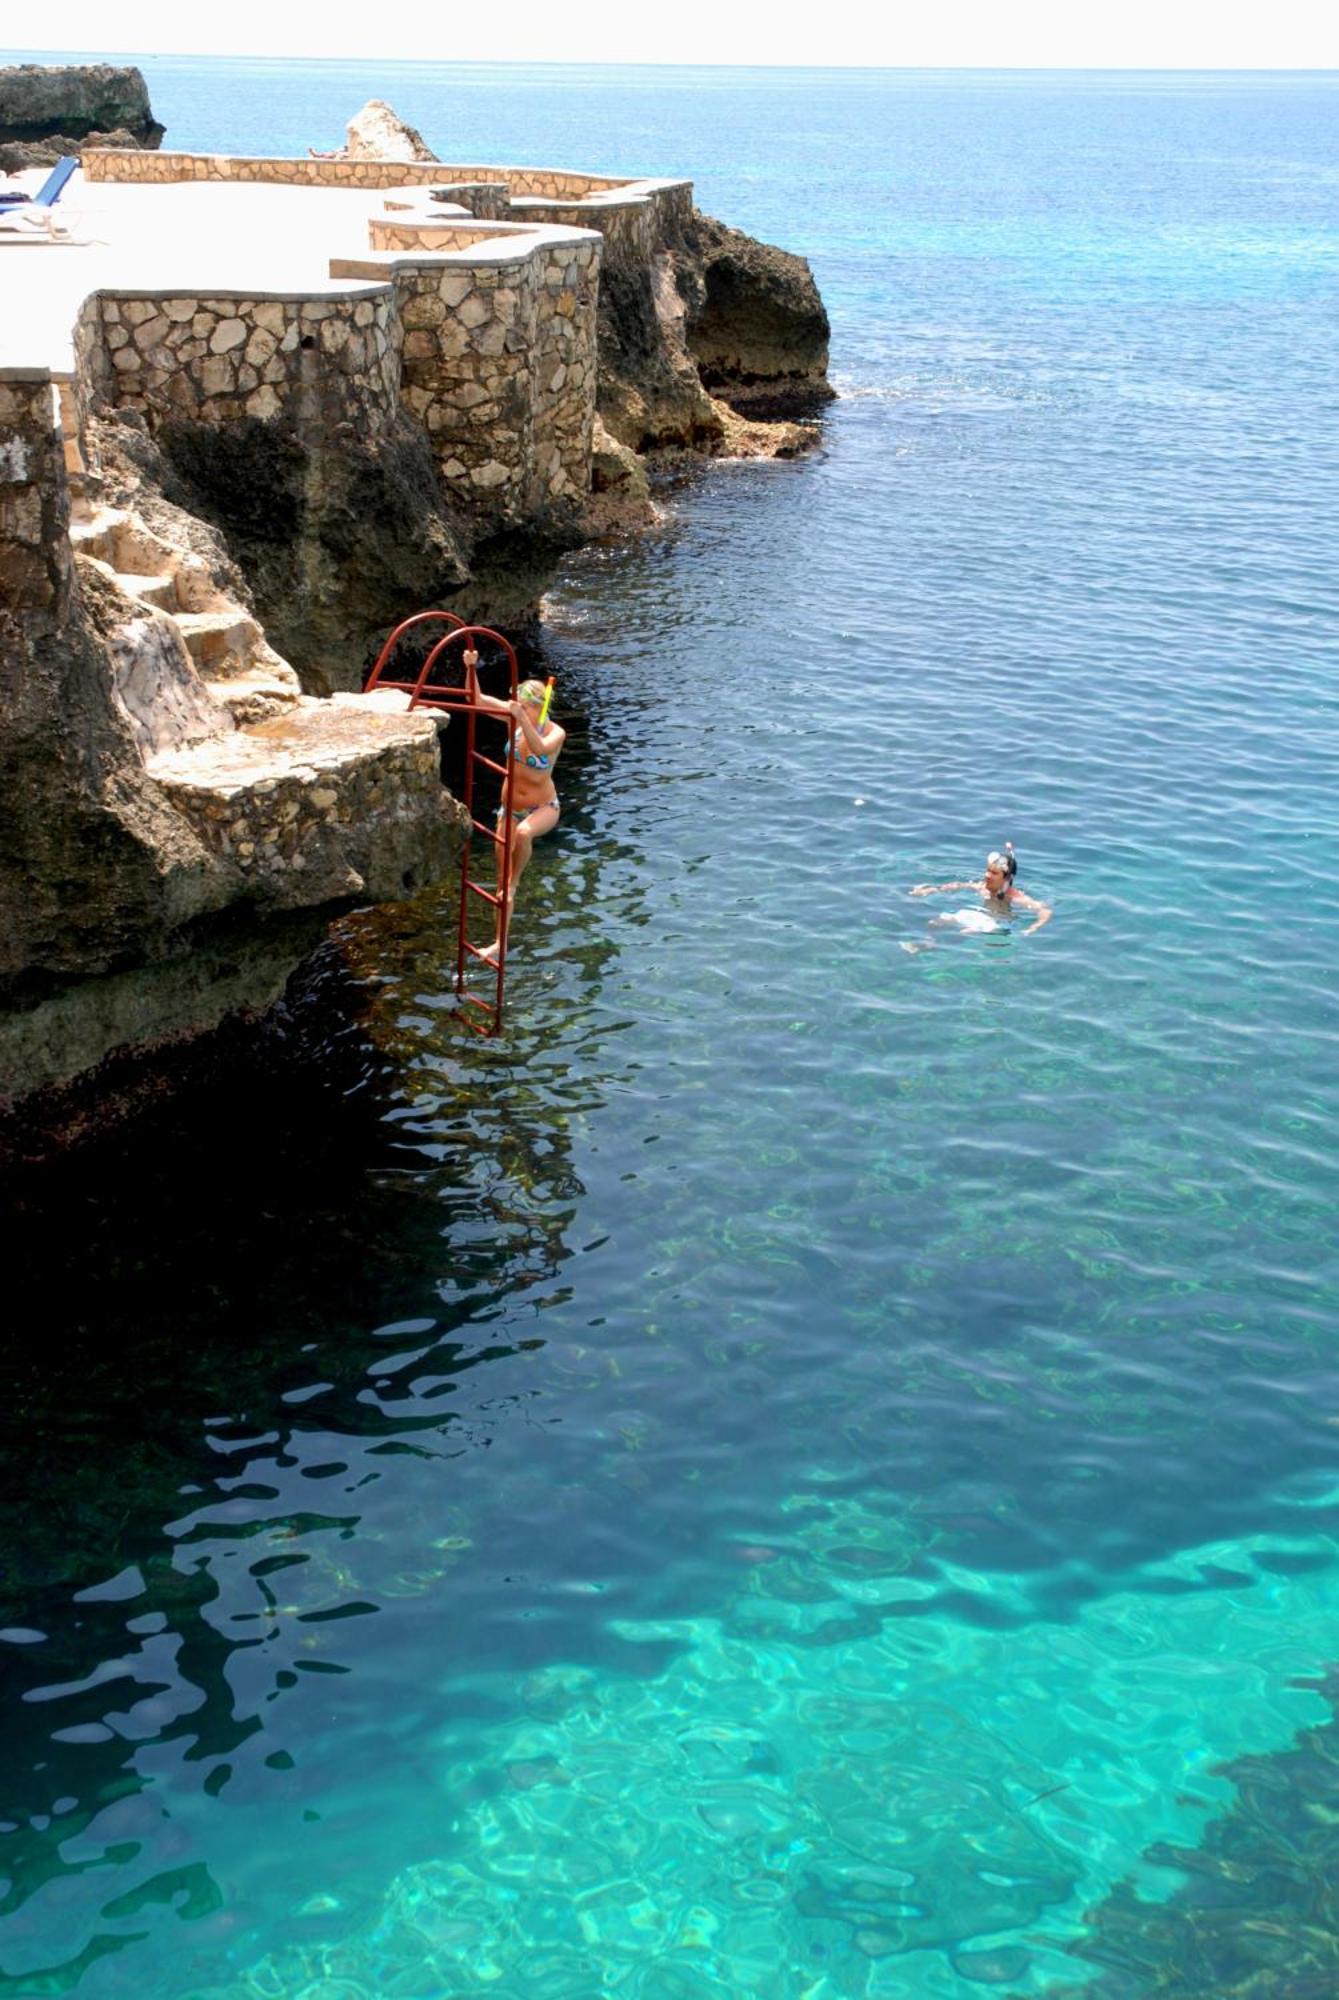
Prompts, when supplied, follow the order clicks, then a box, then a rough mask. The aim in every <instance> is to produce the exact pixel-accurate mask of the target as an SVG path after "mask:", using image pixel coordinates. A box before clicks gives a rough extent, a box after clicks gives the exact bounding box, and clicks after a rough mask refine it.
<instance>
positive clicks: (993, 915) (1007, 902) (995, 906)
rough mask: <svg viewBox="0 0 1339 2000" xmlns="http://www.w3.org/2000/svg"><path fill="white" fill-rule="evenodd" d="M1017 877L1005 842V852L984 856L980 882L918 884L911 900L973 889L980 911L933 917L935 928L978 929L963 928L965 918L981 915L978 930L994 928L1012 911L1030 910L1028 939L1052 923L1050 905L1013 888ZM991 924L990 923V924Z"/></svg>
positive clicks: (1013, 858)
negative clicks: (948, 926) (946, 926)
mask: <svg viewBox="0 0 1339 2000" xmlns="http://www.w3.org/2000/svg"><path fill="white" fill-rule="evenodd" d="M1017 873H1018V857H1017V856H1016V855H1015V853H1014V849H1013V842H1012V841H1009V840H1006V842H1005V843H1004V852H1003V854H1000V853H999V852H998V851H997V852H996V853H993V854H988V855H987V856H986V872H985V874H984V875H983V877H982V878H981V880H980V881H979V882H918V883H917V884H916V886H915V888H914V889H913V890H912V892H911V893H912V895H913V896H940V895H944V894H946V893H948V892H949V891H951V890H954V889H975V890H976V892H977V894H978V895H979V896H980V898H981V901H982V906H983V907H982V909H981V911H980V912H977V911H963V910H958V911H955V912H954V914H953V915H952V916H950V917H936V918H935V922H936V923H937V924H955V923H956V924H958V925H959V927H960V928H961V929H972V930H975V929H976V928H978V926H977V925H976V924H971V925H968V924H964V923H963V921H962V919H963V918H964V917H966V916H969V915H970V916H977V915H980V916H981V917H982V918H983V919H984V920H986V921H983V922H982V924H981V926H980V928H982V929H986V928H993V925H994V924H998V923H1002V922H1004V923H1007V922H1008V920H1009V918H1010V917H1011V916H1012V915H1013V913H1014V911H1015V910H1031V911H1032V912H1033V913H1034V915H1035V917H1036V922H1035V923H1031V924H1029V925H1028V927H1027V929H1026V930H1025V931H1024V932H1023V936H1024V937H1031V935H1032V933H1033V931H1039V930H1040V929H1041V927H1042V925H1043V924H1049V923H1050V921H1051V915H1052V912H1051V909H1050V906H1049V904H1046V903H1039V902H1037V901H1036V899H1035V897H1032V896H1025V895H1024V894H1023V891H1022V890H1021V889H1016V888H1015V887H1014V876H1015V875H1016V874H1017ZM991 920H993V922H992V921H991Z"/></svg>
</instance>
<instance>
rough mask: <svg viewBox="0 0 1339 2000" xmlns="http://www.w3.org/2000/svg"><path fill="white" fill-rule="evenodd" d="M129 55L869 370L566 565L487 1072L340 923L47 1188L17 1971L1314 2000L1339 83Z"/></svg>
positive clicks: (11, 1918) (96, 1986)
mask: <svg viewBox="0 0 1339 2000" xmlns="http://www.w3.org/2000/svg"><path fill="white" fill-rule="evenodd" d="M146 68H147V70H148V74H149V79H150V85H151V90H152V95H153V100H154V104H155V107H156V109H157V110H158V112H159V115H160V116H161V117H163V118H164V119H165V122H166V123H167V125H168V127H169V143H176V144H179V145H183V146H192V145H194V146H201V147H208V146H221V145H228V146H230V147H233V148H248V147H249V148H253V149H255V150H265V149H270V148H274V149H291V148H302V147H305V146H306V145H307V144H313V145H318V146H320V145H330V144H333V143H336V142H337V140H338V136H339V131H340V127H341V125H342V122H343V120H344V118H345V117H347V115H348V114H349V112H351V111H352V110H353V109H354V108H355V107H356V105H357V104H358V103H360V102H361V101H362V100H363V99H364V98H366V97H368V96H371V95H374V94H375V95H381V96H384V97H387V98H389V99H390V100H391V101H392V102H393V103H394V104H395V105H396V107H397V108H398V109H399V110H400V111H401V112H402V114H403V115H405V116H407V117H409V118H410V119H412V120H413V121H414V122H415V123H416V124H418V125H419V126H420V127H421V128H422V129H423V130H424V131H425V133H426V134H427V136H428V137H429V138H430V140H431V141H432V142H433V143H434V144H435V146H436V148H437V150H438V151H439V152H440V153H442V154H443V155H444V156H446V155H449V154H451V153H456V154H458V155H460V156H462V157H465V156H467V157H469V158H470V159H471V160H474V159H479V158H490V157H491V158H494V159H497V160H511V161H523V160H532V161H548V162H551V163H557V164H576V165H583V166H593V167H608V168H612V169H628V170H641V171H647V172H662V171H663V172H674V171H683V172H687V173H690V174H692V175H693V176H694V177H695V179H696V181H697V184H698V189H699V199H700V200H701V202H702V204H703V206H705V207H707V208H709V209H712V210H714V211H715V212H717V213H719V214H721V215H723V216H725V217H726V218H727V219H729V220H730V221H733V222H735V223H737V224H739V225H740V226H742V227H745V228H748V229H751V230H753V231H754V232H756V233H758V234H761V235H764V236H767V237H770V238H771V239H772V240H775V241H780V242H783V243H786V244H787V245H789V246H791V247H794V248H796V249H800V250H803V251H805V252H806V253H807V254H809V255H810V257H811V259H812V261H813V264H814V268H815V271H816V274H817V276H818V278H819V281H820V284H821V285H822V288H823V291H824V294H825V297H826V298H827V300H828V303H829V306H830V309H831V311H832V314H833V321H834V372H835V377H836V380H837V382H838V384H839V386H840V388H841V390H842V400H841V401H840V402H839V403H838V404H837V405H835V406H834V408H833V410H832V412H831V414H830V415H829V417H828V418H827V420H826V424H825V441H824V446H823V449H822V451H821V452H820V453H819V454H818V455H817V456H816V457H814V458H812V459H810V460H809V461H807V462H803V463H800V464H795V465H775V464H742V465H720V466H715V467H711V468H709V469H707V470H705V471H704V472H703V473H702V475H701V476H700V477H697V478H694V479H692V480H689V481H688V482H686V483H684V484H683V485H681V486H680V487H678V488H677V489H675V491H674V492H673V493H672V494H670V495H669V496H668V498H669V508H670V511H669V516H668V519H667V523H666V526H665V528H664V531H663V532H662V533H660V534H657V535H655V536H653V537H651V538H650V539H648V540H647V541H645V542H643V543H641V544H639V545H637V546H635V547H631V548H601V549H593V550H589V551H586V552H584V553H583V554H580V555H578V556H577V557H575V558H574V559H573V560H572V561H571V562H570V563H569V565H568V566H567V568H566V569H565V571H564V573H563V575H562V577H561V578H560V580H559V582H558V584H557V586H556V588H555V589H554V591H553V593H552V596H551V599H550V601H549V605H548V623H547V632H546V640H545V653H546V659H545V662H544V663H543V664H544V667H545V670H546V671H552V672H554V673H555V674H556V675H557V677H558V688H559V712H560V714H561V715H562V717H563V719H564V720H565V721H566V722H567V723H568V724H569V726H570V728H571V732H572V733H571V742H570V747H569V750H568V752H567V753H566V756H565V760H564V765H563V769H562V778H563V795H564V815H563V824H562V829H561V831H560V833H559V834H558V835H557V836H556V837H555V838H554V839H553V840H552V841H550V842H548V843H546V844H545V846H544V848H543V849H542V850H541V851H540V853H539V855H538V857H537V859H536V862H535V865H534V867H533V868H532V870H531V872H530V874H529V876H528V877H527V879H526V882H525V884H524V886H523V891H522V899H521V908H520V912H519V917H518V928H517V934H516V952H515V958H514V961H513V972H512V976H511V979H510V982H509V1000H510V1022H509V1030H508V1033H507V1035H506V1037H505V1039H504V1040H503V1041H502V1042H501V1043H499V1044H497V1045H485V1044H482V1043H480V1042H478V1041H477V1040H476V1039H475V1038H473V1037H470V1036H467V1035H466V1034H465V1033H463V1031H462V1030H461V1027H460V1025H459V1023H458V1019H457V1016H456V1014H455V1011H454V1008H453V1005H452V1002H451V999H450V996H449V964H448V961H449V957H450V949H449V944H448V942H447V941H446V932H447V927H448V918H449V899H445V898H430V899H428V901H427V902H426V903H424V904H420V905H418V906H416V907H412V908H408V909H402V910H397V911H391V912H383V913H379V914H375V915H372V916H368V917H365V918H362V919H357V920H355V921H353V922H352V923H350V924H349V925H348V926H347V927H346V928H345V931H344V933H343V935H342V939H341V943H340V952H341V954H342V959H343V962H344V964H345V966H346V967H347V969H348V972H349V975H350V977H351V979H352V982H353V991H352V997H351V999H350V1001H349V1003H348V1014H347V1017H340V1018H341V1019H344V1020H345V1025H343V1026H340V1025H339V1021H338V1020H336V1019H334V1018H328V1016H320V1017H317V1018H319V1020H320V1021H321V1023H322V1024H323V1025H322V1027H321V1032H322V1033H325V1034H326V1035H327V1036H328V1041H327V1044H326V1046H325V1047H324V1049H323V1051H322V1056H321V1062H320V1064H319V1066H318V1067H317V1069H316V1070H315V1071H314V1072H310V1071H309V1072H304V1073H303V1074H301V1075H298V1074H295V1073H292V1072H288V1071H285V1070H284V1069H283V1068H282V1067H281V1068H279V1069H277V1070H276V1069H274V1068H271V1067H267V1066H266V1064H265V1063H264V1062H263V1061H262V1060H261V1059H260V1058H257V1059H256V1060H255V1061H254V1062H243V1061H241V1059H240V1058H239V1066H238V1070H237V1074H236V1075H235V1076H234V1077H231V1078H230V1079H229V1080H228V1082H227V1084H226V1085H220V1086H219V1087H218V1088H217V1089H215V1090H212V1091H204V1090H203V1089H202V1091H201V1094H200V1095H199V1096H198V1097H197V1098H195V1099H192V1100H190V1101H188V1102H187V1103H185V1104H182V1105H178V1106H176V1107H172V1108H170V1109H167V1110H164V1111H163V1112H162V1113H160V1114H157V1115H156V1116H155V1117H154V1118H152V1119H150V1120H149V1121H148V1122H147V1123H146V1124H145V1125H144V1126H143V1127H142V1128H141V1129H140V1130H139V1131H138V1132H137V1133H132V1134H126V1135H122V1136H121V1137H120V1138H118V1139H117V1140H115V1141H113V1142H110V1143H109V1144H108V1145H107V1146H106V1147H104V1148H103V1150H102V1151H101V1152H100V1153H96V1154H94V1155H93V1156H92V1159H91V1162H90V1163H89V1165H88V1166H87V1167H86V1168H84V1169H81V1170H80V1171H79V1172H77V1173H75V1174H72V1175H67V1176H65V1177H64V1178H62V1179H61V1180H59V1182H52V1183H51V1185H50V1186H44V1185H42V1184H38V1183H34V1184H33V1185H32V1186H30V1187H29V1188H28V1189H26V1190H25V1201H26V1203H27V1206H26V1208H25V1209H24V1210H23V1212H22V1213H21V1215H20V1220H19V1229H20V1235H19V1243H18V1250H20V1251H22V1252H24V1253H26V1254H27V1255H28V1256H29V1257H30V1258H35V1259H36V1262H37V1267H38V1268H39V1270H40V1272H41V1274H42V1282H41V1285H40V1288H39V1292H38V1302H37V1303H35V1304H33V1305H30V1306H28V1307H27V1308H25V1310H24V1311H23V1312H22V1314H19V1315H17V1317H16V1320H15V1323H12V1324H11V1326H10V1328H9V1331H8V1332H7V1334H6V1335H5V1341H4V1348H3V1353H4V1357H5V1394H4V1398H3V1404H4V1409H5V1416H6V1431H7V1437H6V1444H7V1463H8V1466H9V1468H10V1474H11V1476H10V1477H9V1479H8V1480H7V1482H6V1489H5V1491H6V1504H5V1514H4V1533H3V1540H2V1541H0V1549H2V1550H3V1557H2V1558H0V1561H2V1562H3V1568H2V1569H0V1626H3V1628H4V1630H3V1631H2V1632H0V1674H2V1675H3V1678H2V1679H0V1701H2V1702H3V1705H4V1727H3V1730H0V1821H2V1822H3V1828H4V1830H3V1833H2V1834H0V1880H2V1881H3V1884H4V1885H5V1887H4V1900H3V1901H0V1994H14V1995H30V1994H31V1995H37V1994H48V1993H52V1994H54V1993H63V1992H70V1991H77V1992H78V1993H79V1994H81V1995H88V1996H90V2000H108V1997H109V1996H129V1995H134V1996H136V1997H137V2000H140V1996H152V2000H186V1996H197V1997H198V2000H204V1996H208V2000H298V1997H299V1996H301V2000H360V1996H367V1997H368V2000H373V1996H378V2000H379V1996H381V1995H404V1996H421V1997H422V2000H428V1996H434V2000H435V1996H448V1995H449V1996H457V1995H459V1996H464V1995H471V1996H473V1995H476V1994H483V1993H489V1994H493V1995H497V1996H504V1995H505V1996H515V2000H519V1996H522V1995H525V1996H527V2000H549V1996H572V2000H576V1996H580V1997H581V2000H593V1996H597V1995H598V1996H604V1995H608V1996H615V1995H617V1996H624V1995H634V1996H638V2000H643V1996H644V2000H671V1996H683V2000H690V1997H691V2000H698V1996H721V2000H725V1997H726V1996H734V1995H758V1996H767V2000H792V1996H793V2000H846V1996H869V2000H885V1996H886V1997H887V2000H892V1996H896V2000H921V1996H925V2000H939V1997H940V1996H944V2000H967V1996H969V1995H971V1994H973V1993H978V1992H981V1991H983V1990H986V1989H989V1988H994V1989H995V1990H998V1991H1007V1992H1009V1993H1012V1994H1017V1995H1023V1994H1043V1993H1052V1994H1065V1995H1075V1994H1078V1993H1083V1994H1086V1995H1091V1996H1094V2000H1140V1996H1143V1995H1145V1994H1148V1993H1153V1992H1167V1993H1171V1994H1177V1995H1190V1994H1203V1995H1210V1994H1212V1995H1215V1996H1216V1995H1219V1994H1225V1993H1231V1992H1235V1991H1237V1990H1239V1989H1240V1990H1242V1991H1245V1990H1247V1986H1248V1984H1249V1991H1250V1992H1251V1994H1252V1995H1253V1996H1255V2000H1258V1996H1260V1995H1273V1994H1279V1995H1283V1994H1300V1993H1302V1992H1317V1993H1319V1992H1322V1991H1326V1990H1331V1989H1332V1987H1333V1985H1334V1983H1335V1977H1336V1967H1337V1966H1339V1914H1336V1912H1335V1911H1334V1910H1333V1908H1332V1906H1331V1900H1330V1899H1331V1897H1332V1894H1333V1891H1332V1888H1331V1887H1329V1886H1328V1885H1330V1884H1332V1883H1333V1881H1334V1880H1335V1879H1336V1870H1335V1862H1336V1847H1337V1846H1339V1841H1336V1838H1335V1832H1334V1828H1335V1824H1336V1817H1337V1815H1336V1807H1337V1806H1339V1795H1337V1788H1336V1786H1335V1783H1334V1780H1333V1777H1332V1776H1330V1775H1327V1774H1332V1773H1333V1770H1334V1766H1335V1753H1334V1747H1333V1745H1334V1735H1335V1732H1334V1728H1333V1724H1332V1722H1331V1719H1330V1718H1331V1708H1330V1700H1329V1695H1330V1694H1332V1692H1333V1686H1332V1684H1326V1682H1325V1677H1326V1674H1327V1672H1328V1671H1329V1670H1330V1669H1331V1668H1332V1667H1333V1665H1334V1663H1335V1661H1336V1658H1337V1657H1339V1568H1337V1567H1336V1564H1335V1541H1334V1530H1335V1523H1336V1502H1337V1501H1339V1431H1336V1421H1337V1420H1339V1380H1337V1378H1336V1368H1335V1362H1336V1336H1337V1335H1339V1309H1337V1307H1336V1278H1337V1277H1339V1258H1337V1257H1336V1234H1335V1229H1334V1225H1333V1220H1332V1210H1333V1204H1334V1195H1335V1185H1336V1175H1335V1170H1336V1165H1337V1164H1339V1160H1337V1155H1339V1068H1337V1065H1336V1057H1337V1056H1339V1022H1337V1021H1336V1010H1335V971H1336V957H1337V954H1336V949H1335V928H1334V909H1333V905H1334V894H1333V888H1332V882H1331V876H1332V871H1333V859H1332V852H1331V842H1330V840H1329V832H1330V819H1331V815H1332V811H1333V801H1334V799H1335V796H1336V781H1337V780H1339V747H1337V746H1339V738H1337V737H1336V724H1337V722H1339V687H1337V681H1336V648H1335V611H1336V601H1335V600H1336V588H1335V579H1334V546H1335V531H1336V524H1337V520H1339V366H1337V365H1336V364H1337V363H1339V336H1337V334H1336V317H1335V302H1336V289H1337V281H1339V220H1336V215H1337V213H1339V211H1337V210H1336V195H1337V194H1339V123H1337V122H1336V116H1335V114H1336V110H1339V79H1337V78H1335V77H1333V76H1311V77H1300V76H1298V77H1292V76H1269V77H1251V76H1240V77H1237V76H1233V77H1229V76H1204V77H1195V76H1174V77H1173V76H1161V77H1160V76H1098V75H1094V76H1077V77H1060V76H1043V75H1034V76H1026V75H1008V76H1004V75H979V76H973V75H946V74H933V75H931V74H927V75H920V76H918V75H905V76H903V75H889V74H871V75H867V76H856V75H845V74H841V73H837V72H813V73H808V74H799V73H795V72H773V73H768V72H736V73H730V72H723V71H715V72H712V71H706V72H687V71H685V72H668V73H665V74H663V75H661V74H654V73H650V72H644V71H643V72H638V71H624V72H607V73H590V72H587V73H580V72H576V73H574V72H564V71H559V70H517V71H509V70H503V69H497V70H479V71H447V70H441V69H434V68H431V67H429V66H422V65H420V66H416V67H411V66H391V65H386V66H380V67H377V66H370V67H358V66H352V65H338V64H330V65H313V66H311V67H309V68H307V69H304V70H297V69H294V68H292V67H289V66H285V65H276V64H259V63H258V64H233V65H224V64H214V65H203V64H198V63H186V62H168V61H164V62H159V63H150V64H147V65H146ZM1006 838H1012V839H1013V840H1014V841H1015V842H1016V843H1017V845H1018V848H1019V852H1020V857H1021V863H1022V872H1021V876H1020V880H1021V882H1022V884H1023V886H1025V887H1026V888H1028V889H1030V890H1031V891H1033V892H1034V893H1036V894H1039V895H1043V896H1045V897H1046V898H1047V899H1048V900H1051V901H1053V902H1054V905H1055V909H1056V917H1055V921H1054V923H1053V924H1052V925H1051V926H1050V927H1049V929H1047V930H1046V931H1044V932H1043V933H1042V934H1041V935H1040V936H1038V937H1035V938H1027V939H1025V938H1023V937H1021V936H1019V935H1018V934H1017V933H1014V934H1012V935H1007V936H1005V937H1003V938H976V937H964V938H959V939H951V938H939V939H937V941H936V942H935V946H934V948H933V949H931V950H921V951H916V952H904V951H903V950H902V949H901V948H900V947H901V945H902V944H903V943H913V944H921V943H924V942H925V941H926V940H927V938H928V937H929V936H930V933H929V931H928V929H927V920H928V918H929V916H930V914H931V912H932V908H933V906H931V905H927V904H925V903H922V902H918V901H914V900H912V899H911V898H910V896H909V893H908V891H909V888H910V885H911V884H912V883H914V882H916V881H918V880H921V879H926V878H930V879H943V878H946V877H951V876H960V875H965V874H968V873H974V872H975V871H976V869H977V868H978V867H979V864H980V861H981V859H982V857H983V855H984V853H985V851H986V849H987V848H988V847H991V846H995V845H998V844H999V843H1001V842H1002V841H1003V840H1004V839H1006ZM950 906H951V905H950ZM313 1032H315V1028H314V1029H313ZM14 1268H16V1266H15V1264H14V1262H13V1261H12V1260H11V1269H14ZM1224 1856H1228V1857H1230V1864H1229V1863H1228V1862H1225V1861H1224V1859H1223V1857H1224ZM1210 1935H1212V1938H1213V1952H1212V1953H1211V1952H1210V1951H1209V1949H1208V1946H1207V1945H1206V1938H1207V1937H1208V1936H1210ZM1308 1979H1310V1980H1312V1982H1313V1983H1312V1984H1310V1985H1307V1984H1305V1983H1304V1982H1305V1981H1306V1980H1308Z"/></svg>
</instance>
